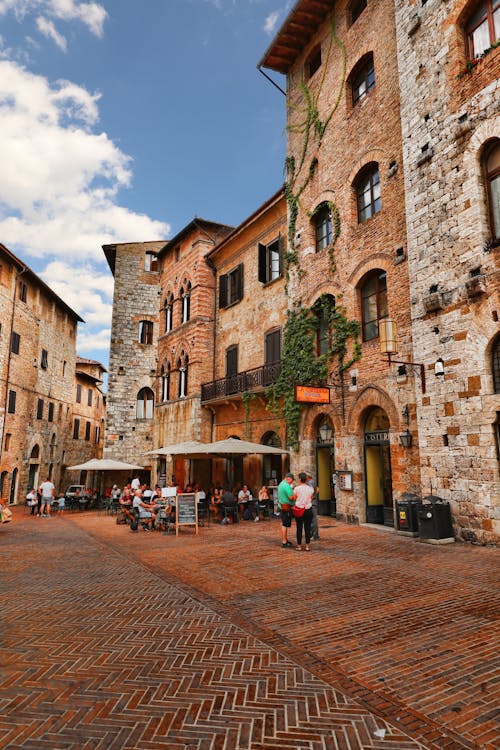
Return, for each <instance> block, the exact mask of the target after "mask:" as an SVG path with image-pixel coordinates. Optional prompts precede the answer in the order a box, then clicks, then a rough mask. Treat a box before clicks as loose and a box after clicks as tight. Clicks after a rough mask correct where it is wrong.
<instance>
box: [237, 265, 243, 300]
mask: <svg viewBox="0 0 500 750" xmlns="http://www.w3.org/2000/svg"><path fill="white" fill-rule="evenodd" d="M236 283H237V287H236V289H237V296H236V301H238V300H240V299H243V263H240V265H239V266H238V268H237V276H236Z"/></svg>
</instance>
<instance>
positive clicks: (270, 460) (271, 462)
mask: <svg viewBox="0 0 500 750" xmlns="http://www.w3.org/2000/svg"><path fill="white" fill-rule="evenodd" d="M261 442H262V444H263V445H269V446H271V447H272V448H280V449H281V440H280V437H279V435H277V434H276V433H275V432H266V433H265V434H264V435H263V437H262V440H261ZM262 463H263V467H262V469H263V470H262V484H265V485H266V486H267V487H276V486H277V485H278V484H279V483H280V482H281V480H282V479H283V472H282V467H281V463H282V462H281V455H280V454H277V455H274V456H273V455H272V454H269V455H268V454H264V460H263V462H262Z"/></svg>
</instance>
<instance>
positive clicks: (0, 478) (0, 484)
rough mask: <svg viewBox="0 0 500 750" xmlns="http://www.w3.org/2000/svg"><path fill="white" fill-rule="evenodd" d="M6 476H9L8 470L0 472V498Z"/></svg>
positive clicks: (0, 497)
mask: <svg viewBox="0 0 500 750" xmlns="http://www.w3.org/2000/svg"><path fill="white" fill-rule="evenodd" d="M8 476H9V472H8V471H2V473H1V474H0V500H1V499H2V497H3V493H4V490H5V485H6V482H7V477H8Z"/></svg>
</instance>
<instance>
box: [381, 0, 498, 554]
mask: <svg viewBox="0 0 500 750" xmlns="http://www.w3.org/2000/svg"><path fill="white" fill-rule="evenodd" d="M395 6H396V26H397V29H398V34H397V41H398V53H397V63H398V68H399V72H400V89H401V92H402V93H401V126H402V133H403V153H404V174H405V185H406V205H407V227H408V266H409V272H410V280H411V300H410V301H411V310H412V332H413V354H414V357H415V361H416V362H422V363H424V364H425V366H426V369H427V372H428V380H427V392H426V394H425V396H423V397H421V398H419V399H418V404H417V406H418V409H417V415H418V424H419V447H420V459H421V486H422V491H423V492H424V493H426V494H427V493H429V492H432V493H433V494H436V495H438V496H440V497H443V498H445V499H446V500H448V501H449V502H450V504H451V507H452V513H453V517H454V522H455V525H456V527H457V529H458V531H459V534H460V536H461V537H462V538H463V539H466V540H472V541H476V542H483V543H484V542H486V543H487V542H491V541H495V540H498V537H499V532H500V481H499V440H498V432H499V414H500V326H499V323H498V317H499V314H500V296H499V289H500V277H499V251H500V81H499V74H500V49H499V47H498V46H496V47H495V46H494V45H495V44H497V45H498V43H499V39H500V6H499V4H498V2H493V3H490V2H470V1H469V2H465V1H464V0H460V1H458V2H457V1H456V0H455V1H454V2H450V1H449V0H448V2H441V3H437V2H428V3H426V4H425V5H422V7H419V6H417V5H409V4H408V3H403V2H396V3H395ZM435 373H436V374H435Z"/></svg>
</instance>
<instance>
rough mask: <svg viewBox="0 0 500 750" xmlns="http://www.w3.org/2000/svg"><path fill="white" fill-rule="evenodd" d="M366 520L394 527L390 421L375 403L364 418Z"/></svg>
mask: <svg viewBox="0 0 500 750" xmlns="http://www.w3.org/2000/svg"><path fill="white" fill-rule="evenodd" d="M364 431H365V440H364V443H365V482H366V522H367V523H379V524H383V525H384V526H394V509H393V503H392V474H391V450H390V441H389V437H390V424H389V418H388V416H387V414H386V413H385V411H384V410H383V409H381V408H380V407H378V406H376V407H373V408H372V409H370V411H369V412H368V414H367V416H366V419H365V430H364Z"/></svg>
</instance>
